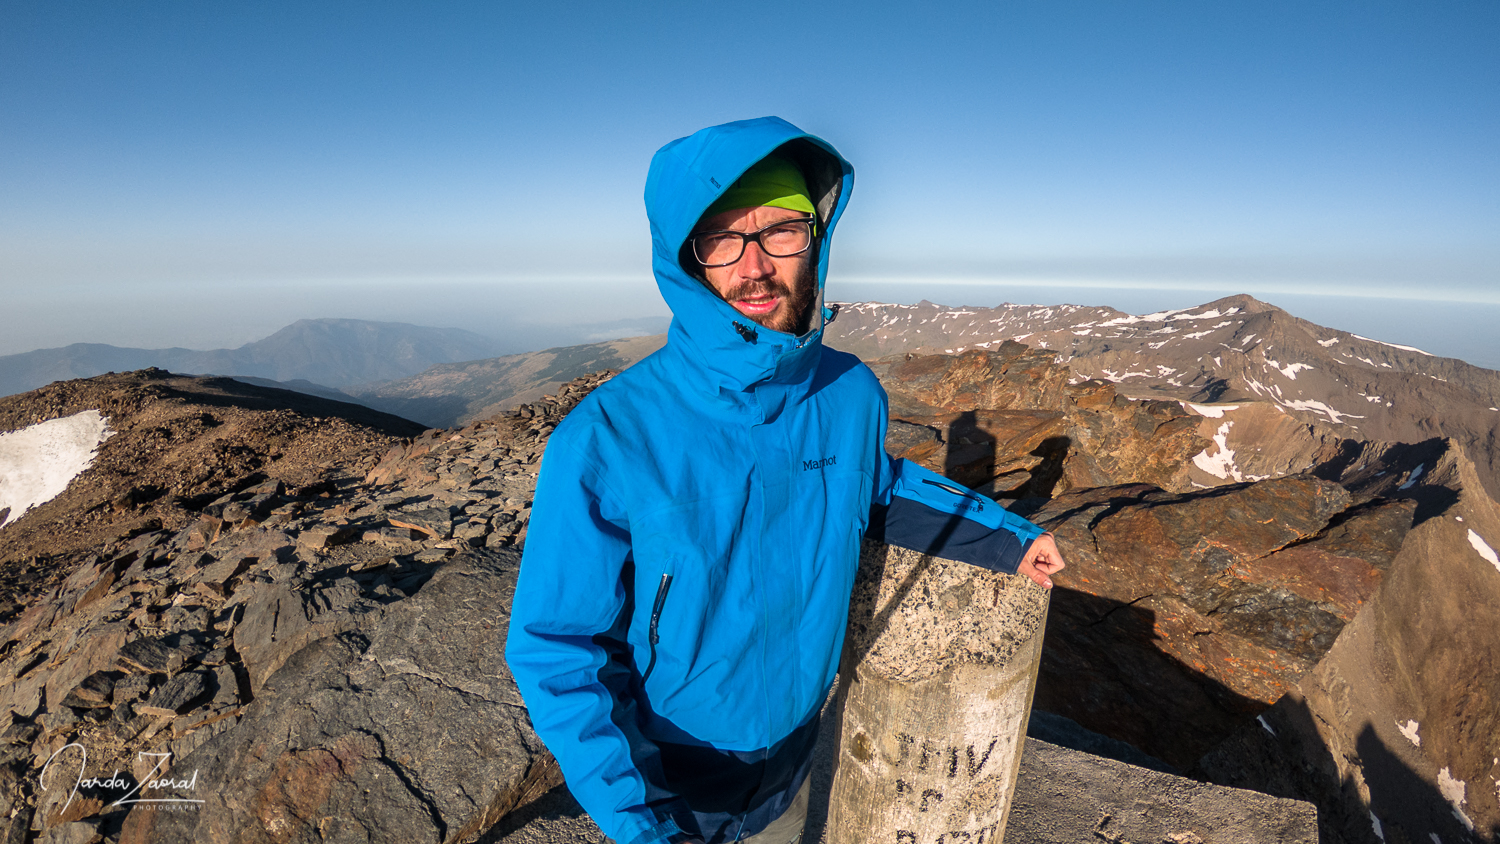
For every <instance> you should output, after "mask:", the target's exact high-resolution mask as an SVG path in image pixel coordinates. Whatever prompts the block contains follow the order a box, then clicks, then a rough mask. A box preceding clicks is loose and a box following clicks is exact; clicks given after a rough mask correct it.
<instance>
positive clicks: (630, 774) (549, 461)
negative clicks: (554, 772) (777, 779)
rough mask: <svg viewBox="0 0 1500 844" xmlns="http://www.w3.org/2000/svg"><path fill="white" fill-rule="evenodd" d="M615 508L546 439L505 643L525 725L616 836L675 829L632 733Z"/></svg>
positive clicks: (627, 612)
mask: <svg viewBox="0 0 1500 844" xmlns="http://www.w3.org/2000/svg"><path fill="white" fill-rule="evenodd" d="M627 526H628V525H627V522H626V520H625V517H624V513H623V510H622V509H621V508H620V507H619V506H618V502H617V501H616V500H615V499H614V497H613V496H612V495H610V494H609V493H608V491H607V490H604V489H603V488H602V483H601V482H600V481H599V479H598V476H597V473H595V472H594V471H593V470H592V469H590V468H589V466H588V463H587V461H585V460H583V459H581V457H580V455H578V453H577V452H575V451H573V450H572V449H570V448H568V447H567V446H566V444H565V443H564V442H559V441H558V438H557V437H556V436H555V435H554V439H553V441H552V442H551V443H549V444H548V447H547V451H546V456H545V457H544V459H543V461H542V470H541V475H540V477H539V478H538V482H537V491H536V498H535V501H534V504H533V507H532V516H531V524H530V526H529V528H528V530H527V541H526V550H525V553H524V555H523V557H522V563H521V574H520V578H519V580H518V582H517V584H516V594H515V599H514V600H513V601H512V607H511V616H510V628H509V632H508V634H507V639H506V647H505V655H506V661H507V662H508V663H509V665H510V669H511V673H512V674H513V675H514V676H515V679H516V685H517V686H518V688H519V689H520V692H521V696H522V697H523V698H524V699H525V701H526V708H527V712H528V714H529V715H530V716H531V722H532V726H533V727H534V728H535V730H536V732H537V735H538V736H540V737H541V739H542V741H543V742H545V743H546V745H547V748H548V749H549V750H551V751H552V754H553V755H554V756H555V757H557V761H558V764H559V766H560V767H561V768H562V772H563V776H564V777H565V779H566V780H567V783H568V788H569V790H571V791H572V793H573V795H574V797H576V798H577V799H578V802H579V804H580V805H582V806H583V808H584V809H585V810H587V811H588V813H589V816H590V817H591V818H593V820H594V822H595V823H597V824H598V825H599V827H600V828H601V829H602V830H603V831H604V832H605V833H606V834H607V835H609V837H610V838H612V839H613V840H615V841H618V842H620V844H655V842H672V841H678V840H682V839H683V838H684V837H685V836H684V834H683V832H682V828H681V826H679V824H678V823H677V821H676V820H674V818H687V817H691V814H690V813H687V814H685V812H686V807H685V804H684V803H683V802H682V801H681V800H680V798H678V797H677V796H676V795H674V794H671V793H669V792H667V791H666V789H665V788H664V787H663V786H662V783H664V782H665V779H664V778H663V777H662V774H661V763H660V753H659V751H658V750H657V748H656V746H655V744H653V743H652V742H651V741H649V740H648V739H646V738H645V737H644V736H642V735H641V732H640V730H639V728H638V726H637V721H636V714H637V713H636V704H635V699H634V697H633V696H632V694H631V691H632V686H633V685H634V684H635V683H636V679H635V668H634V665H633V662H632V660H631V657H630V651H629V646H628V645H627V642H626V630H627V628H628V626H629V624H630V618H631V615H632V606H631V603H632V601H633V595H632V594H631V591H632V590H630V589H628V588H627V586H626V578H627V577H629V576H630V572H629V567H630V565H631V563H630V549H631V545H630V535H629V533H628V531H627Z"/></svg>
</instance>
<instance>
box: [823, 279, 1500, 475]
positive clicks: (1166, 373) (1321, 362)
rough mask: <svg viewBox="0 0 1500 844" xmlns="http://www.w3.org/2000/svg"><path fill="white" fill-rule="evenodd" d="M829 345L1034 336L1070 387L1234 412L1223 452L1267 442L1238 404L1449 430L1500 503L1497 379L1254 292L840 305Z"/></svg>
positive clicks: (1413, 437) (875, 348) (937, 344)
mask: <svg viewBox="0 0 1500 844" xmlns="http://www.w3.org/2000/svg"><path fill="white" fill-rule="evenodd" d="M827 342H828V343H829V345H831V346H833V347H835V348H838V349H842V350H844V351H848V352H852V353H854V354H857V355H859V356H860V357H861V358H862V359H865V360H873V359H877V358H883V357H887V356H890V355H894V354H916V355H929V354H961V353H963V352H965V351H969V350H974V349H995V348H998V347H999V346H1000V345H1001V344H1002V343H1005V342H1024V343H1026V344H1027V345H1028V346H1031V347H1032V348H1035V349H1039V350H1047V351H1050V352H1052V353H1053V354H1054V355H1055V356H1056V358H1057V360H1058V362H1059V363H1063V364H1066V365H1067V366H1068V368H1069V370H1070V371H1071V375H1070V380H1072V381H1074V382H1082V381H1086V380H1090V379H1098V380H1102V381H1108V382H1110V383H1113V384H1115V385H1116V387H1117V389H1118V390H1119V391H1120V392H1121V393H1122V394H1124V395H1128V396H1131V397H1133V398H1142V399H1168V400H1177V401H1182V402H1190V403H1212V404H1216V405H1220V406H1221V407H1220V410H1219V412H1220V413H1221V414H1227V415H1221V416H1220V417H1217V418H1219V422H1218V424H1217V425H1216V426H1215V428H1216V429H1217V428H1223V429H1224V430H1223V432H1222V436H1224V437H1225V438H1226V439H1227V444H1226V447H1225V448H1224V451H1225V452H1241V453H1248V452H1253V451H1254V450H1255V449H1256V448H1257V447H1263V446H1264V445H1265V440H1263V439H1259V438H1258V437H1257V436H1256V434H1257V433H1259V432H1252V431H1250V430H1248V429H1249V428H1251V427H1253V424H1244V423H1240V422H1239V421H1238V420H1239V418H1240V415H1241V413H1242V412H1249V413H1259V414H1260V415H1262V416H1263V415H1264V413H1263V412H1261V411H1253V410H1252V411H1241V408H1247V409H1248V408H1266V409H1271V410H1273V412H1277V413H1281V414H1285V415H1287V416H1289V417H1291V418H1293V419H1295V420H1296V421H1298V422H1300V423H1302V424H1304V425H1313V426H1317V427H1318V428H1319V430H1322V431H1333V432H1334V433H1335V434H1336V435H1337V436H1339V437H1344V438H1350V439H1356V440H1367V441H1383V442H1421V441H1423V440H1426V439H1430V438H1433V437H1447V438H1450V439H1453V440H1455V441H1456V442H1458V443H1459V444H1460V445H1461V446H1463V447H1464V448H1465V449H1466V450H1467V451H1468V452H1469V455H1470V459H1472V460H1473V461H1474V462H1475V464H1476V466H1477V467H1478V469H1479V471H1480V477H1481V479H1482V481H1483V483H1484V484H1485V485H1486V487H1487V488H1488V490H1489V493H1490V495H1491V496H1492V497H1496V498H1500V447H1497V445H1496V441H1497V436H1500V373H1497V372H1495V371H1493V370H1489V369H1482V368H1480V367H1477V366H1472V365H1470V364H1468V363H1465V362H1463V361H1461V360H1455V359H1452V358H1443V357H1437V356H1434V355H1430V354H1428V353H1426V352H1424V351H1422V350H1420V349H1415V348H1412V347H1409V346H1399V345H1395V344H1391V343H1382V342H1380V341H1377V340H1371V339H1368V338H1365V337H1360V336H1358V335H1355V334H1351V333H1349V332H1347V331H1339V330H1337V329H1332V328H1327V327H1324V326H1321V325H1316V324H1314V323H1311V322H1308V321H1306V320H1302V319H1298V318H1297V317H1294V316H1292V315H1291V314H1288V313H1287V312H1285V311H1283V310H1281V309H1280V308H1277V307H1275V306H1273V305H1269V304H1267V303H1265V302H1261V301H1259V300H1257V299H1254V298H1252V297H1250V296H1243V295H1241V296H1230V297H1226V298H1223V299H1219V300H1216V301H1213V302H1209V303H1207V304H1204V305H1199V306H1197V307H1193V308H1184V309H1180V310H1172V311H1162V312H1160V313H1154V314H1144V315H1139V316H1138V315H1133V314H1126V313H1123V312H1120V311H1116V310H1114V309H1113V308H1099V307H1080V306H1077V305H1056V306H1041V305H1002V306H1000V307H997V308H978V307H974V308H968V307H963V308H952V307H946V306H942V305H935V304H933V303H931V302H925V301H924V302H920V303H918V304H916V305H888V304H881V303H870V302H865V303H854V304H847V305H844V306H843V307H842V308H841V309H840V311H839V317H838V319H837V320H836V321H835V322H834V323H833V324H831V325H830V326H829V327H828V332H827ZM1225 423H1230V424H1229V425H1228V426H1227V427H1226V426H1225ZM1237 427H1241V428H1243V429H1245V433H1244V435H1241V433H1240V432H1239V431H1237V430H1236V428H1237ZM1230 456H1232V455H1230ZM1232 465H1233V464H1232V462H1229V463H1228V465H1222V466H1221V469H1220V472H1221V474H1228V473H1229V472H1230V471H1231V467H1232ZM1250 473H1251V474H1261V473H1258V472H1253V471H1251V472H1250ZM1244 479H1248V478H1244Z"/></svg>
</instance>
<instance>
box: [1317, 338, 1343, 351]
mask: <svg viewBox="0 0 1500 844" xmlns="http://www.w3.org/2000/svg"><path fill="white" fill-rule="evenodd" d="M1338 341H1339V338H1337V337H1334V338H1333V339H1331V340H1319V341H1318V345H1319V346H1322V347H1323V348H1325V349H1326V348H1328V347H1329V346H1332V345H1333V344H1334V343H1337V342H1338Z"/></svg>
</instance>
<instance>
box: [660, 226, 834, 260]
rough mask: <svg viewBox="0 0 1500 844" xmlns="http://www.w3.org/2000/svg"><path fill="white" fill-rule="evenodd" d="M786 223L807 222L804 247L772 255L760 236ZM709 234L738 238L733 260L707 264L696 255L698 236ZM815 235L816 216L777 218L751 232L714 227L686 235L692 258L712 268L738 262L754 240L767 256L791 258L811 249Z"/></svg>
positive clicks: (816, 234) (816, 233)
mask: <svg viewBox="0 0 1500 844" xmlns="http://www.w3.org/2000/svg"><path fill="white" fill-rule="evenodd" d="M787 223H806V224H807V245H806V246H804V247H802V248H801V249H798V250H797V251H796V252H789V253H787V254H785V255H772V254H771V251H770V250H769V249H766V244H765V243H764V242H762V241H761V237H762V236H763V235H764V234H765V233H766V232H767V231H768V230H770V229H774V228H776V227H777V226H784V225H786V224H787ZM711 234H732V235H735V236H736V237H738V238H739V239H740V252H739V254H738V255H735V256H734V260H733V261H725V262H724V263H722V264H709V263H705V262H704V261H703V259H702V258H700V257H698V238H700V237H706V236H708V235H711ZM817 237H818V218H817V217H794V218H792V219H790V220H777V221H776V222H774V223H770V224H768V225H764V226H761V227H760V228H758V229H756V230H755V231H753V232H737V231H734V230H733V229H714V230H712V231H706V232H693V233H692V234H690V235H688V244H689V245H690V246H692V248H693V260H695V261H697V262H698V264H699V265H700V266H702V267H708V268H714V267H728V266H732V265H734V264H737V263H739V261H740V259H741V258H743V257H745V248H746V247H747V246H748V245H749V244H750V242H751V241H754V242H755V245H756V246H759V247H760V251H762V252H764V253H766V255H767V256H768V257H771V258H791V257H794V256H797V255H801V254H802V253H803V252H806V251H807V250H809V249H811V248H812V245H813V241H814V240H816V239H817Z"/></svg>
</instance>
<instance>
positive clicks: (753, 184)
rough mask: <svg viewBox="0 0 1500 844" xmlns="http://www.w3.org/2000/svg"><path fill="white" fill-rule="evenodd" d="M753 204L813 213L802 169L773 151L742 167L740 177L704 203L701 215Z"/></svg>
mask: <svg viewBox="0 0 1500 844" xmlns="http://www.w3.org/2000/svg"><path fill="white" fill-rule="evenodd" d="M757 205H770V206H772V207H773V208H786V209H790V210H792V211H801V212H803V213H804V214H813V215H814V216H816V212H815V211H814V209H813V204H812V199H810V198H809V197H808V192H807V180H806V179H805V178H803V177H802V171H801V170H799V169H798V168H797V165H795V164H793V163H792V162H790V161H787V160H786V159H785V158H782V157H781V156H779V155H776V154H775V153H772V154H770V155H768V156H766V157H765V158H762V159H761V160H760V161H758V162H756V163H755V166H753V167H751V168H750V169H749V170H746V171H745V174H744V175H743V176H740V177H739V178H738V179H736V180H735V182H734V184H732V185H730V186H729V190H726V191H724V195H723V196H721V197H719V198H718V199H717V200H715V201H714V204H713V205H710V206H708V210H707V211H704V212H703V216H704V217H712V216H713V215H715V214H718V213H720V212H723V211H730V210H732V209H735V208H754V207H755V206H757Z"/></svg>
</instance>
